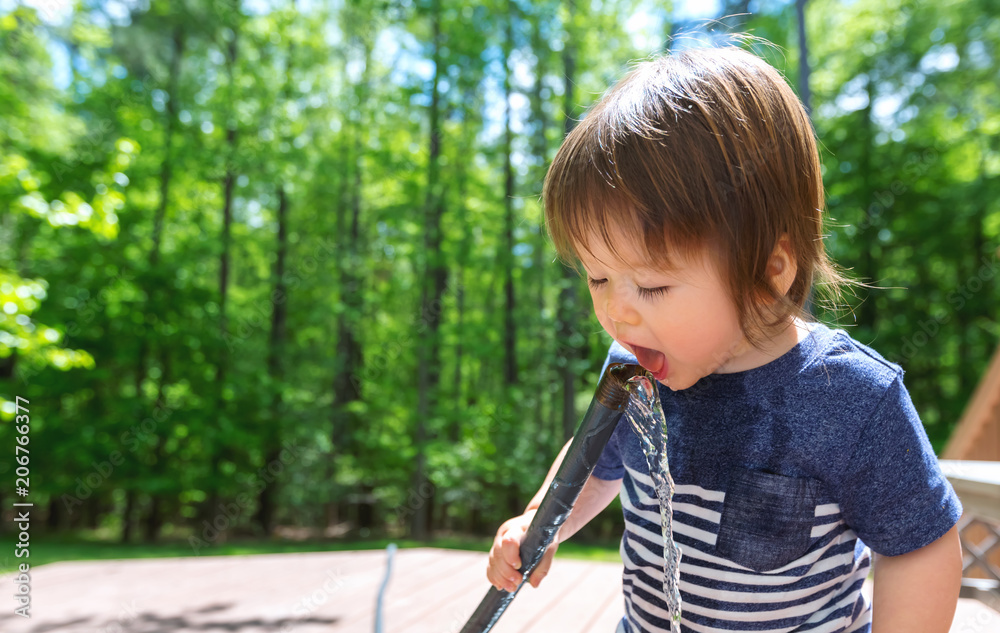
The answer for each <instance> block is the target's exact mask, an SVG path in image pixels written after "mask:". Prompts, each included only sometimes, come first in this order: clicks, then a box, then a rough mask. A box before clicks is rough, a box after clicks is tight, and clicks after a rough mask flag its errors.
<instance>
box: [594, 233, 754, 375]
mask: <svg viewBox="0 0 1000 633" xmlns="http://www.w3.org/2000/svg"><path fill="white" fill-rule="evenodd" d="M621 243H624V242H621V241H618V242H616V244H621ZM589 244H590V245H591V248H592V250H593V253H594V254H593V256H591V255H589V254H588V253H586V252H585V251H582V250H580V251H578V252H580V260H581V263H582V264H583V266H584V268H585V270H586V271H587V275H588V277H589V279H588V285H589V286H590V295H591V298H592V299H593V301H594V313H595V314H596V315H597V320H598V321H600V323H601V325H602V326H603V327H604V329H605V330H606V331H607V332H608V334H610V335H611V336H612V337H613V338H614V339H615V340H616V341H618V342H619V343H621V344H622V345H623V346H624V347H625V348H627V349H628V350H629V351H631V352H632V353H633V354H635V356H636V358H637V359H638V360H639V363H640V364H642V365H643V367H645V368H646V369H648V370H649V371H651V372H652V373H653V375H654V377H655V378H656V380H658V381H659V382H661V383H663V384H664V385H666V386H668V387H670V388H671V389H672V390H674V391H677V390H680V389H686V388H688V387H690V386H691V385H693V384H694V383H696V382H697V381H698V380H699V379H700V378H702V377H704V376H707V375H708V374H711V373H715V372H719V373H726V372H732V371H741V370H743V369H749V368H750V367H752V366H754V365H753V362H754V360H753V348H752V347H751V346H750V344H749V343H748V342H747V340H746V337H745V336H744V335H743V331H742V329H741V328H740V325H739V318H738V316H737V313H736V308H735V306H734V305H733V303H732V301H731V300H730V299H729V296H728V295H727V293H726V290H725V288H724V287H723V283H722V280H721V279H720V277H719V275H718V274H717V273H716V271H715V269H714V267H713V266H711V264H710V260H709V257H710V256H711V255H710V253H709V252H707V251H702V252H700V253H698V255H697V257H692V258H689V259H683V260H678V261H677V262H675V263H676V265H677V269H676V270H671V271H669V272H667V271H656V270H651V269H649V268H647V267H646V265H644V264H641V263H637V261H638V260H637V261H636V262H628V263H623V262H621V261H619V260H618V259H617V258H616V257H615V256H614V255H613V254H612V253H611V252H610V250H608V249H607V247H606V246H605V245H604V244H603V241H601V240H600V238H596V239H591V241H590V242H589ZM618 250H619V252H622V253H626V252H628V251H627V250H624V249H618ZM601 262H605V263H601ZM594 280H597V283H596V284H595V283H594ZM661 289H663V290H661ZM748 363H749V364H750V366H746V365H747V364H748Z"/></svg>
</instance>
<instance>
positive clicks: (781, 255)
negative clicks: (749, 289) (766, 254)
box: [767, 233, 798, 295]
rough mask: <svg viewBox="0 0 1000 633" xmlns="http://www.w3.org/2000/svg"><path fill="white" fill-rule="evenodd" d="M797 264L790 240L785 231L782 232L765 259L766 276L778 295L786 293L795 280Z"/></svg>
mask: <svg viewBox="0 0 1000 633" xmlns="http://www.w3.org/2000/svg"><path fill="white" fill-rule="evenodd" d="M797 271H798V265H797V264H796V263H795V253H794V252H792V242H791V240H789V239H788V234H787V233H782V234H781V237H779V238H778V243H777V245H775V247H774V251H773V252H772V253H771V257H770V258H769V259H768V260H767V276H768V278H769V279H770V281H771V286H772V287H773V288H774V289H775V290H776V291H777V292H778V294H780V295H787V294H788V291H789V290H790V289H791V287H792V282H794V281H795V273H796V272H797Z"/></svg>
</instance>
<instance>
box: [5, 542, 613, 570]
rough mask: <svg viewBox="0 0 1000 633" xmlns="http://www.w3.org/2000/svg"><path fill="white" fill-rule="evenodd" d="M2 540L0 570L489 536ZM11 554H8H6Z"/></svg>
mask: <svg viewBox="0 0 1000 633" xmlns="http://www.w3.org/2000/svg"><path fill="white" fill-rule="evenodd" d="M4 536H5V537H6V538H3V539H2V540H0V547H2V548H3V549H2V550H0V551H2V552H4V554H3V555H0V573H8V572H11V571H14V570H15V569H16V567H17V565H18V564H19V563H25V562H26V563H28V564H29V565H31V567H32V568H35V567H38V566H39V565H44V564H46V563H54V562H58V561H70V560H112V559H123V558H124V559H127V558H176V557H181V556H246V555H252V554H278V553H290V552H340V551H348V550H371V549H385V547H386V546H387V545H388V544H389V543H395V544H396V546H397V547H400V548H404V549H405V548H413V547H440V548H444V549H456V550H465V551H472V552H484V553H485V552H487V551H489V548H490V545H491V544H492V542H493V539H492V538H473V537H448V538H437V539H432V540H429V541H413V540H408V539H363V540H316V541H308V540H306V541H283V540H266V539H247V540H236V539H234V540H231V541H229V542H227V543H220V544H217V545H215V544H213V545H209V546H206V547H202V548H201V549H200V550H199V551H198V552H197V553H196V552H195V551H194V548H192V546H191V545H189V544H188V542H187V541H179V540H175V541H170V540H164V541H163V542H161V543H156V544H146V543H134V544H123V543H120V542H116V541H110V540H104V539H101V538H97V537H94V536H93V535H88V534H86V533H82V534H77V535H70V536H67V535H46V534H41V535H39V536H33V538H32V542H31V548H30V552H31V555H30V557H28V558H15V557H14V556H13V551H14V547H13V542H12V539H11V538H10V535H4ZM8 552H9V553H8ZM556 556H557V557H558V558H575V559H582V560H592V561H604V562H620V558H619V556H618V544H617V543H615V544H607V545H602V544H587V543H574V542H572V541H570V542H567V543H563V544H562V545H560V546H559V552H558V554H556Z"/></svg>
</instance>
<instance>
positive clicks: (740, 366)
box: [715, 317, 810, 374]
mask: <svg viewBox="0 0 1000 633" xmlns="http://www.w3.org/2000/svg"><path fill="white" fill-rule="evenodd" d="M809 331H810V330H809V325H808V324H807V323H806V322H805V321H803V320H802V319H800V318H798V317H794V318H789V322H788V324H787V325H786V326H785V327H784V329H782V330H781V331H780V332H779V333H778V334H776V335H775V336H772V337H771V338H769V339H768V340H767V341H766V342H765V344H764V346H763V348H762V349H759V348H756V347H754V346H753V345H751V344H750V342H749V341H747V340H746V339H743V341H742V343H741V345H740V348H739V350H737V351H736V352H735V353H734V354H733V355H732V356H731V357H730V359H729V360H728V361H726V362H725V363H723V364H722V366H720V367H719V368H718V369H716V370H715V373H717V374H731V373H736V372H739V371H747V370H749V369H755V368H757V367H760V366H761V365H766V364H767V363H770V362H771V361H773V360H775V359H776V358H779V357H781V356H783V355H784V354H786V353H787V352H788V351H789V350H791V349H792V348H793V347H795V346H796V345H798V344H799V342H800V341H802V340H803V339H805V338H806V337H807V336H809Z"/></svg>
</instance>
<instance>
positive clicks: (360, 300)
mask: <svg viewBox="0 0 1000 633" xmlns="http://www.w3.org/2000/svg"><path fill="white" fill-rule="evenodd" d="M358 44H359V45H360V46H361V48H362V53H363V58H364V72H363V73H362V76H361V78H360V81H359V82H358V84H357V85H355V86H354V95H355V98H356V106H355V107H354V108H353V110H352V113H351V115H350V120H351V127H350V133H351V135H352V137H353V140H352V142H353V146H352V147H351V150H350V156H349V158H348V160H347V164H348V169H347V171H348V172H349V173H348V174H347V175H345V178H346V179H347V181H348V184H347V185H346V186H345V187H343V188H342V189H343V190H344V197H343V198H342V200H341V201H340V204H338V209H337V225H338V231H337V234H338V239H340V240H343V242H342V246H341V247H340V248H338V249H337V250H338V253H342V257H341V260H340V262H338V264H339V265H338V266H337V268H338V270H339V271H340V301H341V302H342V303H343V308H344V309H343V310H339V311H338V316H337V353H336V360H335V365H334V372H333V384H332V389H333V405H332V411H331V416H330V417H331V420H330V423H331V424H330V426H331V428H330V443H331V446H332V448H331V452H330V457H329V460H328V462H327V464H328V466H327V470H328V472H329V473H330V480H331V481H334V482H335V481H336V474H337V460H338V458H339V456H340V455H343V454H347V453H350V452H351V451H352V450H353V446H352V445H353V436H352V432H353V429H355V428H356V424H355V414H354V413H352V412H351V409H350V405H351V403H353V402H360V401H361V400H362V399H363V393H362V390H361V371H362V369H363V367H364V354H363V352H364V350H363V348H362V346H361V335H362V334H363V332H364V318H363V315H364V314H365V303H364V299H365V297H364V292H363V289H362V283H361V281H362V274H363V268H362V264H361V263H360V257H359V255H358V253H359V252H361V251H362V250H363V245H362V243H361V242H362V230H361V207H362V202H363V199H362V184H363V182H362V164H361V155H362V152H363V151H364V148H365V140H364V131H365V121H364V119H363V117H364V115H365V113H366V111H367V110H366V108H367V94H368V75H369V70H368V69H369V66H370V65H371V51H372V43H371V42H370V41H369V40H368V39H366V38H364V37H359V38H358ZM345 207H346V208H347V209H349V211H350V218H349V220H347V221H346V222H345V218H344V209H345ZM345 223H346V224H347V226H346V227H345V226H344V225H345ZM336 496H337V495H336V493H335V492H332V493H331V498H330V499H329V500H328V501H327V512H326V522H327V527H332V526H333V525H334V524H335V523H336V522H337V521H338V520H339V519H340V517H341V516H344V515H345V514H346V511H347V508H346V507H345V506H344V505H343V504H342V503H340V502H339V499H337V498H335V497H336Z"/></svg>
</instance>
